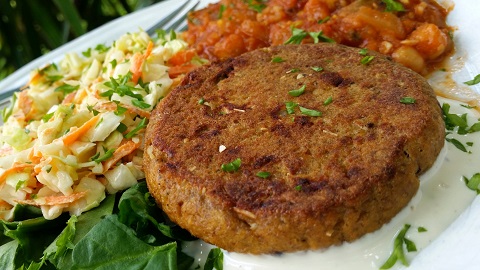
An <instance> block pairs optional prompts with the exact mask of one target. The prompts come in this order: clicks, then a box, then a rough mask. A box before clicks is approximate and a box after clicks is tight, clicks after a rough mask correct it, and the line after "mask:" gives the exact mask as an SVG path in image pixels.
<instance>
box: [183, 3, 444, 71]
mask: <svg viewBox="0 0 480 270" xmlns="http://www.w3.org/2000/svg"><path fill="white" fill-rule="evenodd" d="M447 14H448V10H447V9H445V8H444V7H442V6H440V5H439V4H438V3H436V2H435V1H433V0H357V1H353V0H271V1H261V0H260V1H259V0H221V1H220V2H218V3H215V4H210V5H209V6H207V7H206V8H204V9H202V10H198V11H196V12H193V13H191V14H190V15H189V18H188V30H187V31H186V32H185V33H184V34H183V35H184V36H183V38H184V39H185V40H186V41H187V42H188V43H189V44H190V46H191V47H192V48H194V50H196V51H197V52H198V53H199V54H200V55H201V56H203V57H206V58H207V59H210V60H222V59H226V58H228V57H232V56H237V55H239V54H242V53H244V52H247V51H251V50H254V49H257V48H261V47H267V46H270V45H280V44H285V43H308V42H318V41H321V42H337V43H340V44H344V45H348V46H354V47H360V48H367V49H370V50H375V51H378V52H380V53H382V54H385V55H388V56H391V57H392V58H393V59H394V60H395V61H397V62H399V63H401V64H403V65H405V66H407V67H409V68H411V69H413V70H415V71H417V72H418V73H420V74H427V73H428V72H429V71H431V70H433V69H434V67H435V66H436V64H438V63H439V62H441V61H442V60H443V59H444V58H445V57H446V56H447V55H448V54H449V53H450V52H451V51H452V49H453V41H452V39H451V35H450V32H451V30H452V28H451V27H449V26H448V25H447V24H446V22H445V20H446V16H447Z"/></svg>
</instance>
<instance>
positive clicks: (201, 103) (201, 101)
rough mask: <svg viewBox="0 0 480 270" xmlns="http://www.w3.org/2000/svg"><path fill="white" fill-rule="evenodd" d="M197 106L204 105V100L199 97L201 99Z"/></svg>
mask: <svg viewBox="0 0 480 270" xmlns="http://www.w3.org/2000/svg"><path fill="white" fill-rule="evenodd" d="M198 104H200V105H203V104H205V99H204V98H203V97H201V98H200V99H199V100H198Z"/></svg>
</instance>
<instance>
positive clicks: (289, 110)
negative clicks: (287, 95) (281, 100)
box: [285, 101, 298, 114]
mask: <svg viewBox="0 0 480 270" xmlns="http://www.w3.org/2000/svg"><path fill="white" fill-rule="evenodd" d="M297 106H298V103H295V102H293V101H287V102H285V107H286V108H287V113H288V114H293V113H294V112H295V107H297Z"/></svg>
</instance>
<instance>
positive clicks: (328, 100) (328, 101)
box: [323, 96, 333, 106]
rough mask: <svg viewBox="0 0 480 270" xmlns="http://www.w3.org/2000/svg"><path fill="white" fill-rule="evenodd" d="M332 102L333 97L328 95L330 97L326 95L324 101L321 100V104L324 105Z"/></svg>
mask: <svg viewBox="0 0 480 270" xmlns="http://www.w3.org/2000/svg"><path fill="white" fill-rule="evenodd" d="M332 102H333V98H332V97H331V96H330V97H328V98H327V99H325V101H324V102H323V105H325V106H326V105H328V104H330V103H332Z"/></svg>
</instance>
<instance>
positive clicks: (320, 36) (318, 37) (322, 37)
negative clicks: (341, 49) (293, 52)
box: [308, 31, 335, 43]
mask: <svg viewBox="0 0 480 270" xmlns="http://www.w3.org/2000/svg"><path fill="white" fill-rule="evenodd" d="M308 35H309V36H310V37H312V38H313V43H319V42H320V41H321V42H327V43H335V40H333V39H331V38H329V37H327V36H325V35H324V34H323V31H320V32H308Z"/></svg>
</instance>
